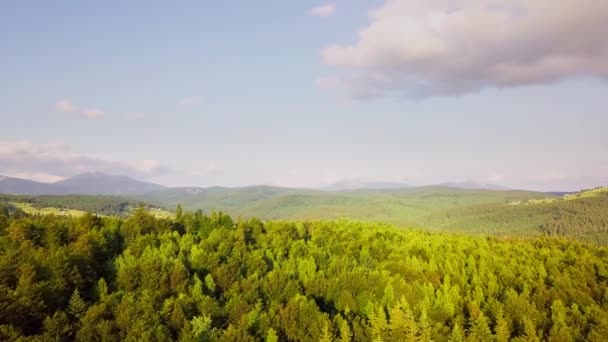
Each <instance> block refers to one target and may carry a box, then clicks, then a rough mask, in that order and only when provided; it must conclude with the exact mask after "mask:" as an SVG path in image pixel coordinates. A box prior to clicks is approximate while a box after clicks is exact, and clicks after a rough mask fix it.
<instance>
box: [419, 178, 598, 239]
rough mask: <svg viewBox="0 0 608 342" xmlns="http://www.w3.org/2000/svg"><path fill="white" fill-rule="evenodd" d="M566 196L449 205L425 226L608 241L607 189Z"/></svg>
mask: <svg viewBox="0 0 608 342" xmlns="http://www.w3.org/2000/svg"><path fill="white" fill-rule="evenodd" d="M604 189H605V188H604ZM566 198H567V200H563V199H560V200H548V201H529V202H524V203H518V204H513V203H509V204H481V205H476V206H469V207H461V208H453V209H449V210H447V211H445V212H444V213H443V214H442V213H437V214H436V215H434V216H433V219H432V220H430V221H429V223H428V225H427V226H428V227H432V228H435V229H437V230H451V231H459V232H466V233H491V234H495V235H509V236H517V235H519V236H522V235H525V236H530V235H537V236H538V235H559V236H568V237H574V238H576V239H578V240H581V241H585V242H588V243H595V244H600V245H608V191H605V190H601V191H600V190H599V189H596V190H594V191H593V195H592V194H591V193H589V192H583V193H581V196H578V195H567V196H566Z"/></svg>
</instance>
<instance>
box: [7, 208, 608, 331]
mask: <svg viewBox="0 0 608 342" xmlns="http://www.w3.org/2000/svg"><path fill="white" fill-rule="evenodd" d="M606 289H608V250H607V249H606V248H599V247H593V246H590V245H583V244H580V243H577V242H574V241H568V240H560V239H553V238H534V239H531V240H525V239H509V240H506V239H499V238H486V237H473V236H464V235H452V234H445V233H436V234H433V233H426V232H421V231H416V230H409V229H397V228H393V227H392V226H389V225H384V224H372V223H359V222H353V221H346V220H339V221H324V222H274V221H270V222H265V223H262V222H261V221H259V220H256V219H251V220H238V221H236V222H235V220H233V219H232V218H231V217H229V216H227V215H224V214H221V213H213V214H212V215H210V216H205V215H202V214H201V213H200V212H198V213H194V214H193V213H182V212H181V211H178V212H177V213H176V215H175V218H173V219H161V218H156V217H154V216H153V215H150V214H148V213H147V212H146V211H145V210H144V209H142V208H140V209H138V210H137V211H135V213H134V214H133V215H132V216H130V217H129V218H127V219H120V218H116V217H96V216H93V215H90V214H89V215H84V216H82V217H79V218H74V217H59V216H27V215H26V216H23V215H14V214H7V213H3V212H2V211H0V340H2V341H17V340H37V341H39V340H41V341H60V340H77V341H130V340H143V341H169V340H180V341H261V340H265V341H373V340H375V341H381V340H382V341H424V342H426V341H501V342H502V341H508V340H513V341H539V340H549V341H605V338H606V336H608V291H607V290H606Z"/></svg>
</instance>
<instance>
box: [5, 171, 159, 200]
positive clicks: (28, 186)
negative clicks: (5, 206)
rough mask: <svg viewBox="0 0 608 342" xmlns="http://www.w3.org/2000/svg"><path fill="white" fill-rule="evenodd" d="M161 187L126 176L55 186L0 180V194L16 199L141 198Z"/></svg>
mask: <svg viewBox="0 0 608 342" xmlns="http://www.w3.org/2000/svg"><path fill="white" fill-rule="evenodd" d="M164 188H165V187H164V186H162V185H158V184H154V183H149V182H142V181H139V180H135V179H133V178H130V177H126V176H113V175H107V174H104V173H100V172H90V173H83V174H80V175H76V176H73V177H69V178H66V179H64V180H61V181H58V182H55V183H42V182H35V181H31V180H26V179H19V178H11V177H6V176H0V193H4V194H16V195H65V194H81V195H113V196H125V195H134V194H144V193H147V192H152V191H158V190H161V189H164Z"/></svg>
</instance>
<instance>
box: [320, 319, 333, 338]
mask: <svg viewBox="0 0 608 342" xmlns="http://www.w3.org/2000/svg"><path fill="white" fill-rule="evenodd" d="M333 340H334V337H333V335H332V333H331V331H330V325H329V323H328V322H327V321H326V322H325V325H324V326H323V330H322V331H321V338H320V339H319V342H332V341H333Z"/></svg>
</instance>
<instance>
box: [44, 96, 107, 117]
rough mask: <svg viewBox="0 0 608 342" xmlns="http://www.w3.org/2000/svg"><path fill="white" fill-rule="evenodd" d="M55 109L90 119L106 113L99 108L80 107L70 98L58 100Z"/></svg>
mask: <svg viewBox="0 0 608 342" xmlns="http://www.w3.org/2000/svg"><path fill="white" fill-rule="evenodd" d="M55 110H57V111H58V112H60V113H70V114H77V115H79V116H82V117H84V118H88V119H96V118H99V117H101V116H103V115H104V114H105V113H104V111H103V110H101V109H98V108H79V107H78V106H76V105H75V104H74V103H73V102H72V101H70V100H60V101H57V102H56V103H55Z"/></svg>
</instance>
